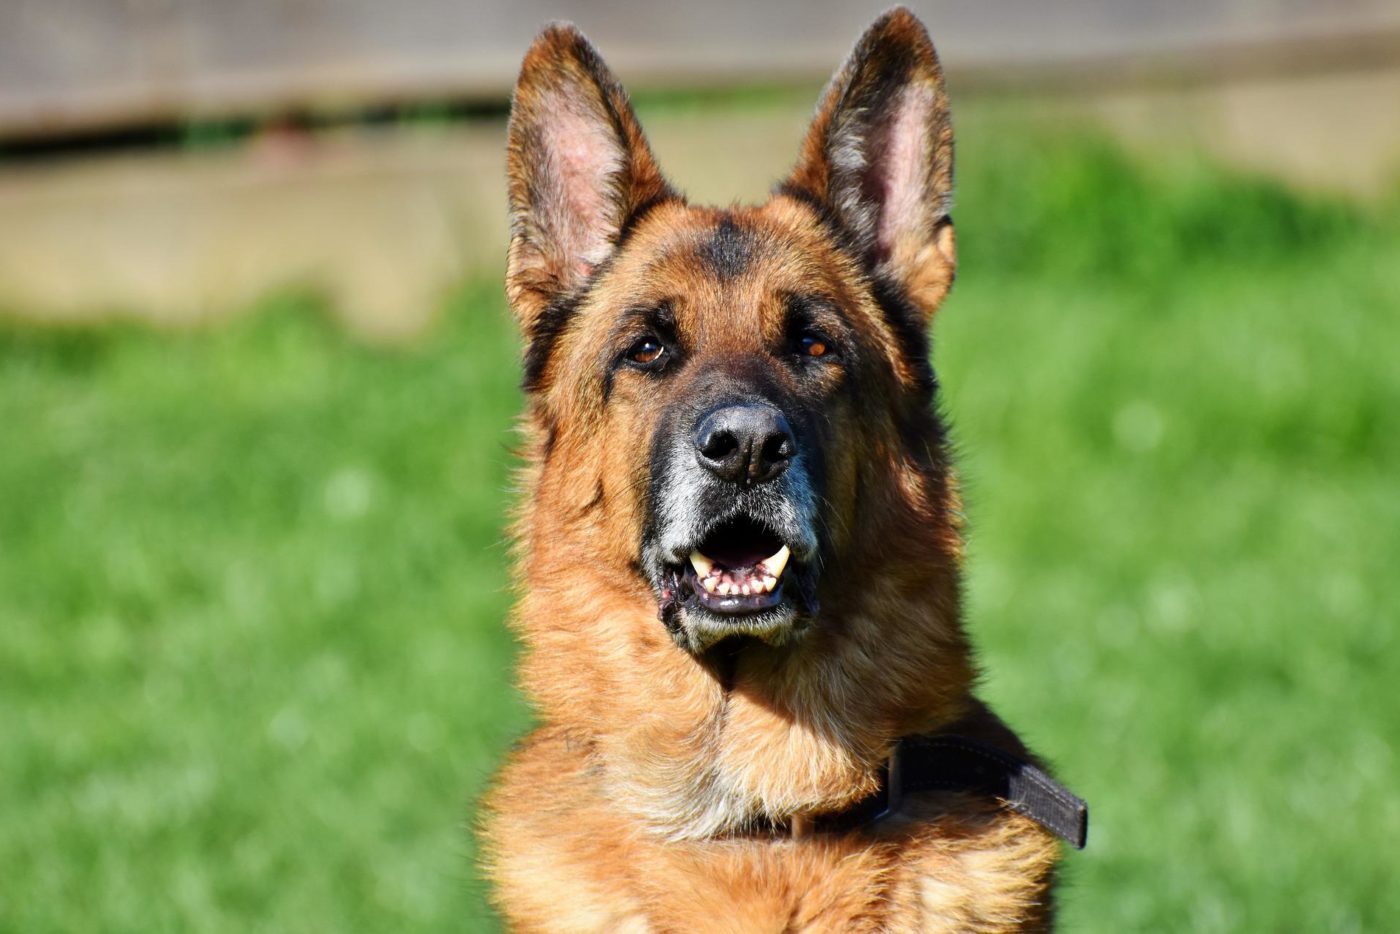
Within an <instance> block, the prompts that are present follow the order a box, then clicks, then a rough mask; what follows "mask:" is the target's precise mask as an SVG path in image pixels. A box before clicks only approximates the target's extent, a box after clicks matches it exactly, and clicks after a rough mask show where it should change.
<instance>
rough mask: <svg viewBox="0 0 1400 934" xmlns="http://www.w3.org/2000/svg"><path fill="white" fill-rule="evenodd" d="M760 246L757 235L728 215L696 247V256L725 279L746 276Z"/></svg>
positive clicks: (720, 277) (716, 274) (718, 276)
mask: <svg viewBox="0 0 1400 934" xmlns="http://www.w3.org/2000/svg"><path fill="white" fill-rule="evenodd" d="M757 247H758V236H757V234H755V233H754V232H753V231H752V230H750V229H749V228H747V227H743V226H740V225H739V224H738V223H736V222H735V220H734V217H733V215H731V214H726V215H724V217H723V218H721V219H720V222H719V224H718V225H716V227H715V230H714V233H713V234H711V236H710V238H709V239H708V240H706V241H704V242H703V243H701V244H700V246H699V247H698V248H697V249H696V255H697V256H699V257H700V261H701V262H702V263H704V264H705V267H706V268H707V269H709V270H710V272H712V273H714V275H715V276H716V277H717V278H719V279H720V280H721V281H723V280H727V279H734V278H736V277H738V276H741V275H743V274H744V270H746V269H748V268H749V264H750V263H751V262H752V261H753V255H754V252H755V251H756V250H757Z"/></svg>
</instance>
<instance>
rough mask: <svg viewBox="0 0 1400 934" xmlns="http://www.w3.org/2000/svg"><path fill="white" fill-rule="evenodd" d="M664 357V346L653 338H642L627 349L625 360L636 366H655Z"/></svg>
mask: <svg viewBox="0 0 1400 934" xmlns="http://www.w3.org/2000/svg"><path fill="white" fill-rule="evenodd" d="M665 356H666V346H665V345H664V344H662V343H661V341H659V340H657V339H656V338H654V337H643V338H641V339H640V340H638V341H637V342H636V343H635V344H633V345H632V346H631V347H628V348H627V359H628V360H629V361H630V362H632V363H635V364H636V365H637V366H642V367H653V366H656V365H657V364H658V363H660V362H661V359H662V358H663V357H665Z"/></svg>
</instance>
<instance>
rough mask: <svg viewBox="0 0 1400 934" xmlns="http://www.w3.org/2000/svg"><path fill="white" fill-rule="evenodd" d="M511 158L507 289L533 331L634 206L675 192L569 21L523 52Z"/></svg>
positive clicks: (621, 94)
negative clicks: (546, 310)
mask: <svg viewBox="0 0 1400 934" xmlns="http://www.w3.org/2000/svg"><path fill="white" fill-rule="evenodd" d="M506 161H507V173H508V176H509V187H510V219H511V238H510V253H509V257H508V259H507V271H506V292H507V294H508V295H509V297H510V301H511V305H512V307H513V308H514V309H515V312H516V314H517V315H518V316H519V318H520V320H521V324H522V326H524V327H525V329H526V330H527V331H529V330H530V328H531V327H532V325H533V324H534V322H535V319H536V318H537V317H538V316H539V314H540V312H541V311H543V310H544V309H545V308H546V307H547V306H548V305H549V304H550V303H551V302H553V301H555V300H556V299H558V298H561V297H563V296H565V295H567V294H568V293H570V292H572V291H573V290H574V289H577V288H578V287H579V286H580V285H582V284H583V283H584V282H585V281H586V280H587V278H588V276H589V275H590V274H591V272H592V271H593V268H594V267H595V266H597V265H598V264H599V263H600V262H602V261H603V260H604V259H606V258H607V257H608V255H609V254H610V253H611V252H612V249H613V247H614V245H615V244H616V242H617V238H618V235H619V234H620V232H621V231H622V229H623V226H624V225H625V224H626V222H627V220H628V218H629V217H631V216H632V214H633V213H634V212H635V211H636V210H638V209H639V208H641V207H643V206H644V205H646V204H648V203H650V202H653V201H656V200H657V199H660V198H665V197H671V196H673V193H672V191H671V189H670V188H669V187H668V186H667V184H666V182H665V180H664V179H663V178H662V177H661V173H660V171H659V170H658V169H657V167H656V161H655V159H653V158H652V155H651V150H650V149H648V147H647V143H646V138H645V137H644V136H643V135H642V130H641V127H640V126H639V125H638V123H637V118H636V115H634V114H633V113H632V107H631V105H630V104H628V102H627V94H626V92H625V91H623V90H622V86H621V85H619V84H618V83H617V80H616V79H615V78H614V77H613V76H612V73H611V72H609V71H608V68H607V66H606V65H604V64H603V60H602V58H600V57H599V55H598V53H597V51H595V50H594V48H593V46H592V45H590V44H589V42H588V40H587V39H585V38H584V37H583V35H582V34H580V33H579V31H578V30H577V29H575V28H574V27H573V26H571V25H568V24H557V25H552V26H549V27H547V28H546V29H545V30H544V31H543V32H542V33H540V35H539V37H538V38H537V39H535V42H534V44H533V45H532V46H530V50H529V51H528V52H527V53H526V54H525V61H524V64H523V65H522V66H521V69H520V79H519V81H517V82H516V85H515V94H514V96H513V98H512V100H511V114H510V127H509V129H508V130H507V156H506Z"/></svg>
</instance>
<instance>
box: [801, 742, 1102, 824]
mask: <svg viewBox="0 0 1400 934" xmlns="http://www.w3.org/2000/svg"><path fill="white" fill-rule="evenodd" d="M921 791H968V792H973V793H975V794H984V795H988V796H991V797H994V798H998V799H1000V800H1001V801H1002V803H1003V804H1005V805H1006V806H1007V807H1008V808H1010V809H1011V810H1013V811H1015V812H1016V813H1018V814H1023V815H1025V816H1026V817H1029V818H1030V819H1031V820H1033V821H1035V822H1036V823H1037V824H1039V825H1040V826H1042V827H1044V828H1045V829H1046V830H1049V831H1050V832H1051V833H1054V834H1056V835H1057V836H1059V837H1061V838H1063V839H1064V840H1065V841H1067V842H1068V843H1069V844H1070V845H1071V846H1073V847H1074V848H1075V849H1080V850H1082V849H1083V848H1084V843H1085V841H1086V840H1087V838H1088V833H1089V806H1088V805H1087V804H1085V803H1084V801H1083V800H1082V799H1081V798H1078V797H1076V796H1075V795H1074V794H1072V793H1071V792H1070V791H1069V789H1067V788H1065V787H1064V786H1063V785H1061V784H1060V783H1059V782H1057V781H1055V780H1054V779H1053V778H1051V777H1050V776H1049V775H1047V774H1046V773H1045V772H1043V771H1042V770H1040V769H1038V768H1036V767H1035V766H1034V765H1032V764H1031V763H1030V762H1027V761H1026V760H1024V759H1021V758H1019V757H1017V756H1014V755H1012V754H1010V753H1008V752H1006V751H1005V750H1003V749H999V748H997V747H995V746H990V745H988V744H986V743H983V742H981V741H979V740H975V739H972V738H970V737H967V736H956V735H938V736H906V737H905V738H903V739H901V740H900V741H899V742H898V743H896V744H895V747H894V751H893V752H892V753H891V754H890V760H889V764H888V766H887V767H886V772H885V777H884V781H883V782H882V783H881V788H880V790H879V791H878V792H876V793H875V794H874V795H873V796H871V797H870V798H867V799H865V800H864V801H861V802H859V803H858V804H856V805H855V806H854V807H852V808H850V809H848V810H846V811H842V812H840V813H838V814H830V815H823V816H821V817H818V818H816V821H815V828H814V829H818V830H832V831H842V830H853V829H855V828H856V827H859V826H861V825H863V824H867V823H870V822H872V821H878V820H880V819H881V818H883V817H885V816H886V815H888V814H891V813H893V812H895V811H897V810H899V806H900V804H901V803H902V801H903V798H904V796H905V795H908V794H915V793H918V792H921ZM802 824H803V826H804V832H805V828H806V826H807V825H808V822H807V821H805V820H804V821H803V822H802ZM798 826H799V825H798V822H796V821H794V822H793V825H792V829H793V831H797V830H798Z"/></svg>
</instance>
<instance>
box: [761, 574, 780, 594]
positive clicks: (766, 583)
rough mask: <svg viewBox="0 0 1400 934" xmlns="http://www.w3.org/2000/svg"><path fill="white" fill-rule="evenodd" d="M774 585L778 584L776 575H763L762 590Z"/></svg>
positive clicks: (769, 588)
mask: <svg viewBox="0 0 1400 934" xmlns="http://www.w3.org/2000/svg"><path fill="white" fill-rule="evenodd" d="M776 586H778V579H777V578H776V577H765V578H764V579H763V589H764V590H768V591H771V590H772V589H773V588H774V587H776Z"/></svg>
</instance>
